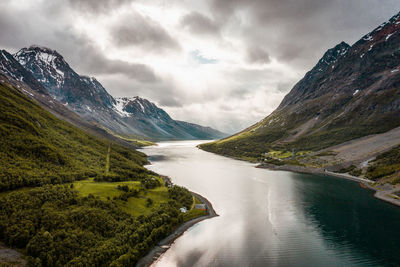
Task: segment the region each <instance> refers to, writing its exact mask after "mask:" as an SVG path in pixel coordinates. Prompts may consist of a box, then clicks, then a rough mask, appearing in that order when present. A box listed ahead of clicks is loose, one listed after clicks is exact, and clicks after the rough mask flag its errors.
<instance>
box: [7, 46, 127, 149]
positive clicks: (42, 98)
mask: <svg viewBox="0 0 400 267" xmlns="http://www.w3.org/2000/svg"><path fill="white" fill-rule="evenodd" d="M0 82H1V83H3V84H5V85H8V86H12V87H14V88H18V89H19V90H20V91H21V93H23V94H25V95H26V96H28V97H30V98H32V99H35V100H36V101H37V102H38V103H40V104H41V106H42V107H44V108H45V109H46V110H47V111H49V112H51V113H52V114H53V115H55V116H56V117H58V118H60V119H62V120H64V121H67V122H69V123H71V124H73V125H74V126H76V127H79V128H81V129H83V130H85V131H87V132H89V133H91V134H93V135H96V136H98V137H102V138H106V139H110V140H114V141H116V142H119V143H121V144H123V145H129V144H128V143H127V142H126V141H123V140H122V139H120V138H116V137H115V136H113V135H111V134H110V133H108V132H107V131H106V130H104V129H103V128H100V127H98V126H97V125H95V124H93V123H89V122H88V121H86V120H84V119H82V118H81V117H80V116H78V115H77V114H76V113H75V112H73V111H71V110H70V109H68V108H67V107H65V106H64V105H63V104H61V103H60V102H58V101H57V100H55V99H54V98H53V97H52V96H51V95H49V94H48V92H47V89H46V88H45V87H44V86H43V85H42V84H41V83H40V82H38V80H37V79H36V78H35V77H34V76H33V75H32V73H31V72H30V71H28V70H26V69H25V68H24V67H23V66H22V65H21V64H20V63H19V62H18V61H16V60H15V58H14V57H13V56H12V55H11V54H9V53H8V52H7V51H5V50H1V51H0Z"/></svg>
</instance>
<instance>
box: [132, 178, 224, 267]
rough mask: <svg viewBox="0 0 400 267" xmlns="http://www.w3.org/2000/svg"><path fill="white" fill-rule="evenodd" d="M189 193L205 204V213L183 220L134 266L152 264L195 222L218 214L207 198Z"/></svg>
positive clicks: (141, 266)
mask: <svg viewBox="0 0 400 267" xmlns="http://www.w3.org/2000/svg"><path fill="white" fill-rule="evenodd" d="M164 177H166V176H164ZM164 177H163V178H164ZM166 178H167V179H169V177H166ZM190 193H191V194H192V195H193V196H195V197H197V198H198V199H199V200H200V201H201V202H202V203H203V204H205V205H206V207H207V215H203V216H200V217H196V218H193V219H191V220H189V221H187V222H184V223H182V224H181V225H179V226H178V227H177V228H176V229H175V230H174V231H173V232H172V233H171V234H170V235H168V236H167V237H165V238H164V239H163V240H161V241H160V242H158V243H157V245H156V246H155V247H153V248H152V249H151V250H150V251H149V252H148V253H147V254H146V255H145V256H144V257H143V258H141V259H140V260H139V261H138V262H137V264H136V266H138V267H147V266H150V265H152V264H153V263H155V262H156V261H157V260H158V259H159V258H160V257H161V256H162V255H163V254H164V253H165V252H166V251H167V250H168V249H169V248H170V247H171V245H172V244H173V243H174V241H175V240H176V239H177V238H178V237H180V236H182V235H183V234H184V233H185V232H186V231H187V230H189V229H190V228H191V227H192V226H194V225H195V224H197V223H199V222H201V221H204V220H207V219H211V218H214V217H217V216H219V215H218V214H217V213H216V212H215V210H214V208H213V206H212V204H211V202H210V201H208V199H206V198H205V197H203V196H202V195H199V194H197V193H194V192H192V191H190Z"/></svg>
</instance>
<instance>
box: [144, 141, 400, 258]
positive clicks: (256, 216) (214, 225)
mask: <svg viewBox="0 0 400 267" xmlns="http://www.w3.org/2000/svg"><path fill="white" fill-rule="evenodd" d="M196 144H198V143H195V142H170V143H160V145H159V146H158V147H149V148H145V149H143V151H144V152H145V153H147V154H148V155H149V156H150V160H151V161H152V165H151V166H148V167H149V168H150V169H152V170H154V171H156V172H158V173H160V174H164V175H168V176H170V177H171V178H172V181H173V182H174V183H176V184H178V185H183V186H185V187H187V188H189V189H190V190H192V191H194V192H197V193H200V194H201V195H203V196H205V197H206V198H208V199H209V200H210V201H211V203H212V204H213V206H214V209H215V210H216V211H217V213H218V214H219V215H220V216H219V217H216V218H213V219H211V220H206V221H203V222H201V223H199V224H197V225H195V226H194V227H193V228H191V229H190V230H188V231H187V232H186V233H185V234H184V235H183V236H181V237H180V238H178V239H177V240H176V241H175V243H174V244H173V245H172V246H171V248H170V249H169V250H168V251H167V252H166V253H165V254H164V255H163V256H162V257H161V259H160V260H159V261H158V262H157V263H156V264H155V265H156V266H400V207H396V206H392V205H391V204H388V203H385V202H382V201H380V200H377V199H375V198H373V197H372V192H371V191H368V190H366V189H363V188H360V186H359V184H358V183H356V182H352V181H347V180H344V179H339V178H334V177H327V176H317V175H305V174H296V173H291V172H284V171H269V170H265V169H257V168H254V165H253V164H250V163H246V162H242V161H237V160H233V159H229V158H225V157H221V156H217V155H214V154H211V153H207V152H204V151H201V150H199V149H197V148H196V147H195V145H196Z"/></svg>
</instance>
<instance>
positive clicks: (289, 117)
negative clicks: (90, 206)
mask: <svg viewBox="0 0 400 267" xmlns="http://www.w3.org/2000/svg"><path fill="white" fill-rule="evenodd" d="M399 126H400V13H399V14H397V15H395V16H394V17H392V18H391V19H390V20H389V21H387V22H385V23H383V24H382V25H380V26H379V27H377V28H376V29H374V30H373V31H372V32H370V33H368V34H367V35H365V36H364V37H362V38H361V39H360V40H359V41H357V42H356V43H355V44H353V45H352V46H350V45H348V44H347V43H345V42H341V43H339V44H338V45H336V46H335V47H333V48H332V49H329V50H328V51H327V52H326V53H325V54H324V55H323V57H322V58H321V59H320V60H319V61H318V63H317V64H316V65H315V66H314V68H312V69H311V70H310V71H309V72H307V73H306V75H305V76H304V78H303V79H301V80H300V81H299V82H298V83H297V84H296V85H295V86H294V87H293V89H292V90H291V91H290V92H289V93H288V94H287V95H286V96H285V98H284V99H283V101H282V102H281V104H280V105H279V107H278V108H277V109H276V110H275V111H274V112H272V113H271V114H270V115H268V116H267V117H266V118H264V119H263V120H261V121H260V122H258V123H256V124H255V125H253V126H251V127H249V128H247V129H245V130H243V131H242V132H240V133H237V134H235V135H233V136H231V137H228V138H225V139H223V140H221V141H217V142H214V143H210V144H205V145H202V146H201V147H202V148H203V149H205V150H208V151H213V152H216V153H220V154H224V155H229V156H234V157H241V158H245V159H249V160H264V158H266V157H268V156H266V155H269V156H270V155H271V153H272V155H274V153H275V152H274V151H280V152H277V153H280V154H281V155H283V154H284V153H281V152H283V151H290V153H287V155H290V157H289V159H290V160H292V162H287V164H300V165H307V164H309V165H312V164H314V166H320V167H321V166H324V167H327V168H328V167H329V166H330V167H332V169H335V168H336V169H337V168H341V166H345V165H349V164H355V165H359V164H361V163H362V162H364V161H368V160H371V159H373V158H374V156H376V155H378V154H379V153H382V152H383V151H386V150H388V149H390V148H393V147H394V146H396V145H398V144H400V130H399V129H400V128H398V127H399ZM389 131H390V132H389ZM374 134H375V135H376V134H378V135H380V136H381V137H380V139H379V138H378V137H376V136H375V139H373V140H374V141H373V142H372V141H371V142H370V143H369V142H368V140H366V139H365V138H364V139H360V138H363V137H365V136H370V135H374ZM384 136H386V137H387V138H384ZM378 139H379V140H380V141H379V140H378ZM355 140H357V141H355ZM363 140H364V141H363ZM348 142H353V143H352V145H353V146H350V144H349V143H348ZM354 142H359V143H358V144H359V146H354ZM345 144H346V145H347V147H346V146H345ZM362 144H364V145H362ZM338 146H339V147H341V149H342V150H341V149H339V148H338ZM350 147H352V151H353V152H352V154H351V153H350V150H351V149H350ZM346 149H347V150H348V152H349V153H348V154H347V156H343V155H342V154H341V153H343V151H345V150H346ZM271 151H272V152H271ZM296 151H297V152H299V153H297V152H296ZM316 151H320V152H321V153H322V152H324V153H325V154H324V155H325V156H328V154H329V153H330V155H331V157H325V158H324V157H317V156H316V155H317V154H318V153H316ZM292 152H293V153H292ZM311 152H314V153H311ZM321 153H319V154H320V155H322V154H321ZM305 154H309V155H313V156H314V158H313V159H311V157H306V156H301V155H305ZM350 154H351V155H350ZM334 155H336V156H334ZM341 155H342V156H341ZM271 158H272V160H275V162H276V163H279V164H286V163H284V162H281V159H278V160H277V157H271ZM281 158H282V157H281ZM364 165H365V166H364V167H366V166H367V164H364ZM334 166H336V167H334Z"/></svg>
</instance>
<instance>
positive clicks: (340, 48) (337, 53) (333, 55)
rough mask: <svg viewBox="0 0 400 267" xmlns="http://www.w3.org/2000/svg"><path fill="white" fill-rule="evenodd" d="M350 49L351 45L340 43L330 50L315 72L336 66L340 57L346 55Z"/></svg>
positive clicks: (315, 68)
mask: <svg viewBox="0 0 400 267" xmlns="http://www.w3.org/2000/svg"><path fill="white" fill-rule="evenodd" d="M349 49H350V45H349V44H347V43H346V42H344V41H342V42H340V43H339V44H337V45H336V46H334V47H333V48H331V49H328V51H326V52H325V54H324V55H323V57H322V58H321V59H320V60H319V61H318V63H317V65H316V66H315V67H314V69H313V70H317V71H324V70H325V69H326V68H327V67H329V66H331V65H332V64H334V63H335V62H336V61H337V60H338V58H339V57H342V56H344V55H346V53H347V51H349Z"/></svg>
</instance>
